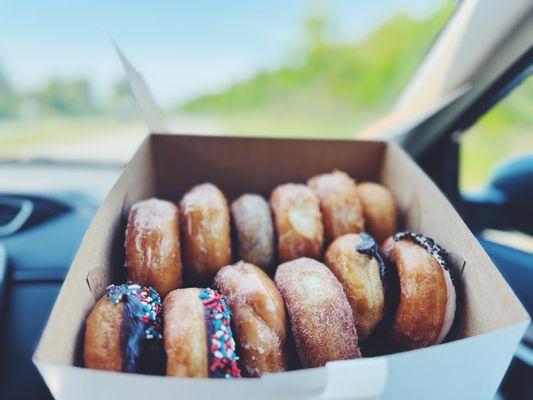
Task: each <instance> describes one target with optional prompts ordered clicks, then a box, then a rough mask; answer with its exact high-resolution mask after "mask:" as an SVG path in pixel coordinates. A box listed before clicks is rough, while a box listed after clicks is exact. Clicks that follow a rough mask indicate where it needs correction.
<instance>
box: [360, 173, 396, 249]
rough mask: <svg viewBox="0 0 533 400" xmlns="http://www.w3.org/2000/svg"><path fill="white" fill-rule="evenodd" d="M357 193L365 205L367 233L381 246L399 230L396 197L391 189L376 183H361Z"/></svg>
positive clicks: (364, 213)
mask: <svg viewBox="0 0 533 400" xmlns="http://www.w3.org/2000/svg"><path fill="white" fill-rule="evenodd" d="M357 191H358V192H359V198H360V199H361V203H362V205H363V215H364V217H365V224H366V231H367V232H368V233H369V234H370V235H371V236H372V237H373V238H374V239H375V240H376V242H378V243H380V244H381V243H383V241H384V240H385V239H387V238H388V237H389V236H391V235H393V234H394V232H396V230H397V221H398V212H397V210H396V202H395V200H394V197H393V195H392V193H391V192H390V190H389V189H387V188H386V187H385V186H382V185H380V184H378V183H374V182H361V183H359V184H358V185H357Z"/></svg>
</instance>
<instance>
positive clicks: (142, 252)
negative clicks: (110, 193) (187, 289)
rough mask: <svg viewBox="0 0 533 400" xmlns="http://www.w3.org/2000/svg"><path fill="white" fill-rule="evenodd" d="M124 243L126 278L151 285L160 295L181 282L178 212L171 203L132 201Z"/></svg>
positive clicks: (176, 286)
mask: <svg viewBox="0 0 533 400" xmlns="http://www.w3.org/2000/svg"><path fill="white" fill-rule="evenodd" d="M124 247H125V248H126V260H125V263H124V264H125V266H126V270H127V274H128V280H129V281H131V282H137V283H139V284H141V285H151V286H153V287H154V289H155V290H157V292H158V293H161V296H163V297H164V296H166V295H167V293H169V292H170V291H171V290H174V289H176V288H178V287H179V286H180V285H181V280H182V277H181V255H180V238H179V214H178V208H177V207H176V206H175V205H174V204H173V203H171V202H169V201H164V200H158V199H149V200H144V201H140V202H138V203H135V204H134V205H133V206H132V207H131V210H130V213H129V217H128V225H127V227H126V240H125V243H124Z"/></svg>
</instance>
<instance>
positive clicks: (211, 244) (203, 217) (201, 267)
mask: <svg viewBox="0 0 533 400" xmlns="http://www.w3.org/2000/svg"><path fill="white" fill-rule="evenodd" d="M180 213H181V223H182V238H183V256H184V258H185V266H186V268H187V270H186V272H187V273H188V274H189V275H190V277H191V278H192V279H193V280H194V281H198V282H208V281H210V280H211V279H213V277H214V276H215V275H216V273H217V272H218V270H219V269H220V268H222V267H223V266H224V265H227V264H229V263H230V262H231V239H230V224H229V210H228V203H227V201H226V198H225V197H224V195H223V194H222V192H221V191H220V190H218V188H217V187H216V186H215V185H213V184H211V183H204V184H202V185H197V186H194V187H193V188H192V189H191V190H189V191H188V192H187V193H186V194H185V196H183V199H182V200H181V206H180Z"/></svg>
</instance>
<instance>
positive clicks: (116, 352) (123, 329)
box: [83, 283, 164, 374]
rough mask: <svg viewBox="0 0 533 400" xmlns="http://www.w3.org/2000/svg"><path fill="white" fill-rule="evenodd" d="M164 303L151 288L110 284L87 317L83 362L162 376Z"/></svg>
mask: <svg viewBox="0 0 533 400" xmlns="http://www.w3.org/2000/svg"><path fill="white" fill-rule="evenodd" d="M161 328H162V324H161V300H160V298H159V295H158V294H157V292H156V291H155V290H154V289H152V288H151V287H141V286H140V285H137V284H132V283H127V284H122V285H110V286H109V287H108V288H107V291H106V294H105V296H104V297H102V298H101V299H100V300H99V301H98V302H97V303H96V304H95V306H94V308H93V310H92V311H91V313H90V314H89V316H88V317H87V321H86V329H85V340H84V347H83V363H84V366H85V367H87V368H93V369H101V370H108V371H122V372H137V373H145V374H161V373H162V372H163V369H162V366H163V365H164V362H163V356H164V355H163V347H162V336H161Z"/></svg>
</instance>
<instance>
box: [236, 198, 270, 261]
mask: <svg viewBox="0 0 533 400" xmlns="http://www.w3.org/2000/svg"><path fill="white" fill-rule="evenodd" d="M231 213H232V216H233V222H234V223H235V228H236V230H237V236H238V240H239V256H240V258H241V259H243V260H244V261H247V262H249V263H252V264H254V265H257V266H259V267H261V268H264V269H267V268H269V267H270V266H271V264H272V260H273V258H274V228H273V225H272V215H271V214H270V208H269V207H268V203H267V202H266V201H265V199H263V198H262V197H261V196H259V195H256V194H244V195H242V196H241V197H239V198H238V199H237V200H235V201H234V202H233V203H232V205H231Z"/></svg>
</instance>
